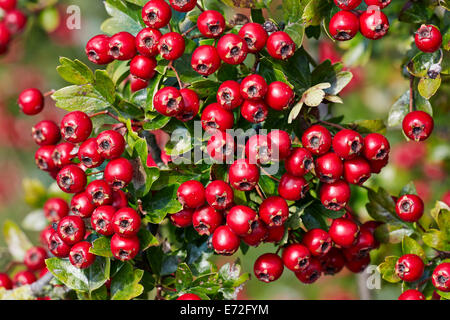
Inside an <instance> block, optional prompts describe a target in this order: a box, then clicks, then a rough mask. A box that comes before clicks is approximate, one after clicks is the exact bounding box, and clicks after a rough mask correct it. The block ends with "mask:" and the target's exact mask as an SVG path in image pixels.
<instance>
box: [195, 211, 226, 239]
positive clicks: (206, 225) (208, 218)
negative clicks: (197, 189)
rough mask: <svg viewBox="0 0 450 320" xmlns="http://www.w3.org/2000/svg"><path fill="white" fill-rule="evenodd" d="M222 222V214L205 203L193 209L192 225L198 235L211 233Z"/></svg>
mask: <svg viewBox="0 0 450 320" xmlns="http://www.w3.org/2000/svg"><path fill="white" fill-rule="evenodd" d="M221 223H222V215H221V214H220V213H219V212H218V211H217V210H216V209H214V208H213V207H210V206H208V205H205V206H203V207H200V208H198V209H197V210H195V211H194V214H193V215H192V225H193V226H194V229H195V230H196V231H197V232H198V234H199V235H201V236H203V235H208V236H209V235H211V234H212V233H213V232H214V230H216V229H217V227H218V226H220V224H221Z"/></svg>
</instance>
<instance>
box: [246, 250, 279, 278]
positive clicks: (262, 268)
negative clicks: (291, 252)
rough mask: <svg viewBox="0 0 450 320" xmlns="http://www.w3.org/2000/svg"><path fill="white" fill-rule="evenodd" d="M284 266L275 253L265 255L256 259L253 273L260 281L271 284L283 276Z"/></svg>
mask: <svg viewBox="0 0 450 320" xmlns="http://www.w3.org/2000/svg"><path fill="white" fill-rule="evenodd" d="M283 270H284V266H283V261H282V260H281V258H280V257H279V256H278V255H276V254H274V253H265V254H263V255H262V256H260V257H259V258H258V259H256V261H255V264H254V266H253V272H254V273H255V276H256V278H258V280H260V281H263V282H266V283H269V282H272V281H275V280H277V279H278V278H280V277H281V275H282V274H283Z"/></svg>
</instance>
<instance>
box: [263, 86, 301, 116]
mask: <svg viewBox="0 0 450 320" xmlns="http://www.w3.org/2000/svg"><path fill="white" fill-rule="evenodd" d="M294 96H295V94H294V90H292V89H291V87H290V86H289V85H287V84H286V83H284V82H281V81H274V82H272V83H271V84H270V85H269V87H268V89H267V94H266V97H265V102H266V103H267V105H268V106H269V107H271V108H272V109H274V110H278V111H282V110H285V109H287V108H289V106H290V105H291V104H292V102H293V101H294Z"/></svg>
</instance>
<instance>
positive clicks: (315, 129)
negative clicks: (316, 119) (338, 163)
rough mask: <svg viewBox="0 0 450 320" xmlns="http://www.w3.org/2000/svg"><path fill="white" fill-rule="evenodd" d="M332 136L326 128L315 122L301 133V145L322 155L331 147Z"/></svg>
mask: <svg viewBox="0 0 450 320" xmlns="http://www.w3.org/2000/svg"><path fill="white" fill-rule="evenodd" d="M331 142H332V137H331V133H330V131H328V129H327V128H325V127H323V126H321V125H318V124H315V125H313V126H311V127H309V128H308V129H306V131H305V132H304V133H303V135H302V145H303V147H304V148H306V149H308V150H309V151H310V152H311V153H313V154H315V155H322V154H325V153H327V152H328V150H330V148H331Z"/></svg>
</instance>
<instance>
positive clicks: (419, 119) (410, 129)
mask: <svg viewBox="0 0 450 320" xmlns="http://www.w3.org/2000/svg"><path fill="white" fill-rule="evenodd" d="M402 128H403V132H404V133H405V135H406V136H407V137H408V138H410V139H411V140H414V141H423V140H425V139H427V138H428V137H429V136H430V134H431V132H433V128H434V121H433V118H432V117H431V116H430V115H429V114H428V113H426V112H424V111H420V110H417V111H413V112H410V113H408V114H407V115H406V116H405V118H403V122H402Z"/></svg>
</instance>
